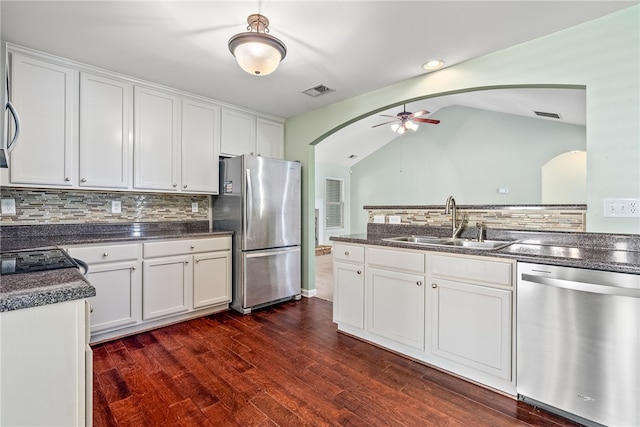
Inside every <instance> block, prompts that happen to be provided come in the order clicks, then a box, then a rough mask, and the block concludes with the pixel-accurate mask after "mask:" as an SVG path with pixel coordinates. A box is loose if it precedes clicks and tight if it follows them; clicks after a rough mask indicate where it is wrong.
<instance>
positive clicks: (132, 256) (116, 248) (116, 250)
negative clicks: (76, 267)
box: [67, 243, 140, 264]
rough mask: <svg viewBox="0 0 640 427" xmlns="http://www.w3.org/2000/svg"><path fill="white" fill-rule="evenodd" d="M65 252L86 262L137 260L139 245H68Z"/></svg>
mask: <svg viewBox="0 0 640 427" xmlns="http://www.w3.org/2000/svg"><path fill="white" fill-rule="evenodd" d="M67 252H68V253H69V255H71V256H72V257H73V258H78V259H81V260H82V261H84V262H86V263H87V264H98V263H101V262H116V261H128V260H137V259H138V258H140V245H139V244H136V243H133V244H127V245H100V246H83V247H70V248H69V249H68V250H67Z"/></svg>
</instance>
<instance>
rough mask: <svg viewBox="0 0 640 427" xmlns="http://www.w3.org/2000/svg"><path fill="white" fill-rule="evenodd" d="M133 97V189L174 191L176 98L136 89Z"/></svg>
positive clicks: (176, 177) (177, 124)
mask: <svg viewBox="0 0 640 427" xmlns="http://www.w3.org/2000/svg"><path fill="white" fill-rule="evenodd" d="M134 95H135V102H134V129H135V137H134V141H133V148H134V151H133V158H134V165H135V166H134V171H133V176H134V183H133V184H134V187H135V188H141V189H146V190H172V191H177V190H178V185H179V182H178V181H179V178H180V174H179V167H180V162H179V160H180V144H179V138H180V131H179V127H180V98H179V97H177V96H175V95H173V94H170V93H167V92H161V91H157V90H152V89H146V88H141V87H137V86H136V88H135V94H134Z"/></svg>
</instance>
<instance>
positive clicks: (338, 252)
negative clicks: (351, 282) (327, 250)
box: [333, 244, 364, 263]
mask: <svg viewBox="0 0 640 427" xmlns="http://www.w3.org/2000/svg"><path fill="white" fill-rule="evenodd" d="M333 258H334V259H335V260H339V261H351V262H360V263H363V262H364V246H354V245H339V244H336V245H334V246H333Z"/></svg>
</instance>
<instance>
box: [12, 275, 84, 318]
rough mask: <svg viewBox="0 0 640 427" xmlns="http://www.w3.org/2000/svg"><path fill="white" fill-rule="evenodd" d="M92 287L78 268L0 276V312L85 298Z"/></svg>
mask: <svg viewBox="0 0 640 427" xmlns="http://www.w3.org/2000/svg"><path fill="white" fill-rule="evenodd" d="M95 295H96V289H95V288H94V287H93V286H91V284H90V283H89V282H88V281H87V280H86V279H85V277H84V276H83V275H82V274H81V273H80V271H79V270H78V269H75V268H63V269H59V270H48V271H38V272H34V273H22V274H10V275H2V277H1V283H0V312H5V311H12V310H20V309H23V308H30V307H39V306H42V305H47V304H56V303H59V302H65V301H72V300H77V299H83V298H89V297H92V296H95Z"/></svg>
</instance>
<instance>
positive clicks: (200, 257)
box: [193, 252, 231, 308]
mask: <svg viewBox="0 0 640 427" xmlns="http://www.w3.org/2000/svg"><path fill="white" fill-rule="evenodd" d="M193 259H194V264H193V308H202V307H207V306H210V305H214V304H221V303H227V302H230V301H231V253H230V252H211V253H204V254H197V255H194V256H193Z"/></svg>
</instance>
